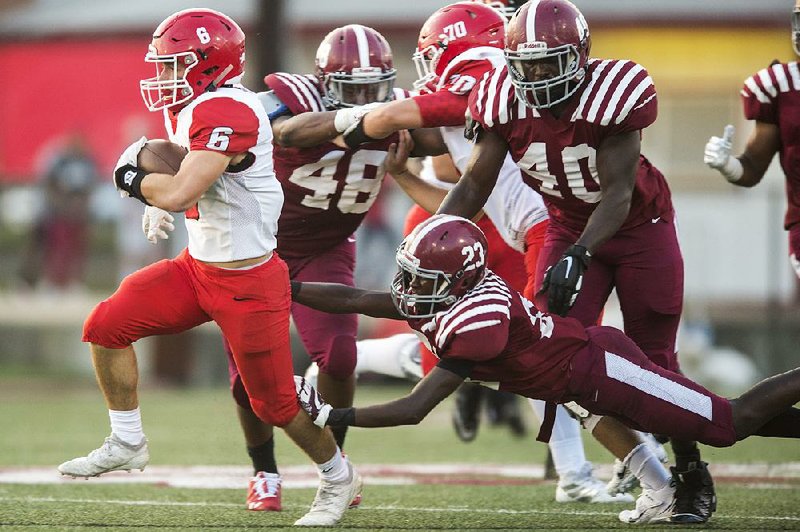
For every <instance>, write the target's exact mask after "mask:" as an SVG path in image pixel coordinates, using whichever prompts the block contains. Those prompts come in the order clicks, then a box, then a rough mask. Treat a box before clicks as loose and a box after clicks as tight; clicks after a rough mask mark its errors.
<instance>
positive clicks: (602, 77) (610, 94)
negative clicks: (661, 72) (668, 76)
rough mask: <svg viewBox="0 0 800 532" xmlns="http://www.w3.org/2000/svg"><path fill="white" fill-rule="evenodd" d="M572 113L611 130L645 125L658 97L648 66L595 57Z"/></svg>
mask: <svg viewBox="0 0 800 532" xmlns="http://www.w3.org/2000/svg"><path fill="white" fill-rule="evenodd" d="M586 83H587V84H588V85H587V87H586V88H585V89H584V90H583V91H582V94H581V99H580V101H579V102H578V107H577V108H576V110H575V113H574V115H573V116H574V117H576V118H578V119H583V120H585V121H587V122H590V123H592V124H596V125H599V126H602V127H606V128H609V129H610V131H611V133H612V134H619V133H624V132H626V131H637V130H640V129H644V128H646V127H647V126H649V125H650V124H652V123H653V122H655V120H656V116H657V115H658V98H657V97H656V88H655V85H654V84H653V79H652V78H651V77H650V74H648V72H647V70H646V69H645V68H644V67H643V66H641V65H639V64H637V63H634V62H633V61H617V60H602V61H600V60H594V61H593V62H592V64H591V66H590V69H589V79H588V80H587V81H586Z"/></svg>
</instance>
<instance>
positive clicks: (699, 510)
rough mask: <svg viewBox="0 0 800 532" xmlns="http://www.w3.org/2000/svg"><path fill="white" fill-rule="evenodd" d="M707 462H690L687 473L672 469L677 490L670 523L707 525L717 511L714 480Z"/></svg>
mask: <svg viewBox="0 0 800 532" xmlns="http://www.w3.org/2000/svg"><path fill="white" fill-rule="evenodd" d="M707 466H708V464H707V463H705V462H690V463H689V468H688V469H687V470H686V471H678V469H677V468H675V467H672V468H670V471H672V478H673V479H675V482H676V483H677V485H676V488H675V509H674V510H673V512H672V518H671V519H670V522H672V523H678V524H699V523H705V522H706V521H708V520H709V519H710V518H711V514H712V513H714V512H715V511H717V494H716V492H715V491H714V480H713V479H712V478H711V473H709V472H708V467H707Z"/></svg>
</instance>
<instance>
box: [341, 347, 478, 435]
mask: <svg viewBox="0 0 800 532" xmlns="http://www.w3.org/2000/svg"><path fill="white" fill-rule="evenodd" d="M470 369H471V364H470V363H468V362H461V363H459V368H458V369H457V368H449V367H448V369H444V368H443V367H442V366H441V363H440V365H439V366H437V367H435V368H433V369H432V370H431V372H430V373H428V374H427V375H426V376H425V377H424V378H423V379H422V380H421V381H419V383H418V384H417V385H416V386H415V387H414V389H413V390H412V391H411V393H410V394H408V395H406V396H405V397H402V398H400V399H397V400H395V401H391V402H388V403H384V404H381V405H374V406H367V407H363V408H334V409H333V410H331V412H330V415H329V416H328V420H327V422H326V424H327V425H330V426H347V425H352V426H354V427H396V426H398V425H416V424H418V423H419V422H420V421H422V420H423V419H425V416H427V415H428V414H429V413H430V411H431V410H433V409H434V407H435V406H436V405H438V404H439V403H441V402H442V400H443V399H445V398H446V397H447V396H448V395H450V394H451V393H453V392H454V391H456V388H458V387H459V386H460V385H461V383H462V382H464V377H462V376H461V375H460V374H463V373H464V371H466V372H467V373H468V372H469V370H470ZM456 371H457V372H458V373H456Z"/></svg>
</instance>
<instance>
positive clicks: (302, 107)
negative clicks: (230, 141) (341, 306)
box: [265, 72, 408, 258]
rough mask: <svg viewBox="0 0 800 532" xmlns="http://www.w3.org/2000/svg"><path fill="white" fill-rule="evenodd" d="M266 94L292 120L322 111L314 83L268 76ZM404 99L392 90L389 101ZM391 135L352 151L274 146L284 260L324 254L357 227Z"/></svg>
mask: <svg viewBox="0 0 800 532" xmlns="http://www.w3.org/2000/svg"><path fill="white" fill-rule="evenodd" d="M265 81H266V83H267V85H268V86H269V88H270V89H272V90H273V91H275V95H276V96H277V97H278V98H279V99H280V100H281V102H283V103H284V105H286V106H287V107H288V108H289V110H290V111H291V113H292V114H293V115H298V114H301V113H306V112H319V111H328V110H329V109H326V107H325V104H324V103H323V100H322V93H321V90H320V87H319V84H318V82H317V78H316V77H315V76H312V75H297V74H286V73H281V72H278V73H274V74H270V75H269V76H267V78H266V80H265ZM407 95H408V93H406V92H405V91H402V90H400V89H395V98H396V99H402V98H405V97H406V96H407ZM397 139H398V136H397V134H393V135H390V136H389V137H387V138H385V139H382V140H380V141H377V142H371V143H369V144H364V145H362V146H359V147H358V148H356V149H349V148H343V147H341V146H338V145H336V144H334V143H332V142H325V143H323V144H320V145H318V146H313V147H309V148H286V147H282V146H279V145H277V144H276V145H275V151H274V159H275V174H276V176H277V177H278V180H279V181H280V182H281V186H282V187H283V194H284V204H283V211H281V217H280V220H279V221H278V252H279V253H280V254H281V256H283V257H286V258H293V257H304V256H308V255H314V254H317V253H321V252H324V251H327V250H329V249H331V248H333V247H334V246H336V245H337V244H339V243H340V242H342V241H343V240H345V239H346V238H347V237H349V236H350V235H352V234H353V232H354V231H355V230H356V229H357V228H358V226H359V225H360V224H361V221H362V220H363V219H364V216H366V214H367V211H368V210H369V208H370V207H371V206H372V204H373V203H374V201H375V198H376V196H377V195H378V191H379V190H380V187H381V183H382V182H383V177H384V175H385V174H386V172H385V170H384V166H383V161H384V159H385V158H386V150H387V149H388V148H389V145H390V144H391V143H393V142H397Z"/></svg>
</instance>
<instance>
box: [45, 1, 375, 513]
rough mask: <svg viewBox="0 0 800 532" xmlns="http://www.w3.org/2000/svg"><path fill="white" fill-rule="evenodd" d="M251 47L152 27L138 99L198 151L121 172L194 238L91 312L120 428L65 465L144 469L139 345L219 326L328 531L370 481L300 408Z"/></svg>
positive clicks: (83, 471)
mask: <svg viewBox="0 0 800 532" xmlns="http://www.w3.org/2000/svg"><path fill="white" fill-rule="evenodd" d="M244 41H245V36H244V33H243V32H242V30H241V29H240V28H239V26H238V25H237V24H236V23H235V22H234V21H233V20H231V19H230V18H229V17H227V16H225V15H223V14H222V13H219V12H216V11H212V10H209V9H188V10H184V11H180V12H177V13H175V14H173V15H171V16H170V17H168V18H167V19H165V20H164V21H163V22H162V23H161V24H160V25H159V26H158V28H156V30H155V33H154V34H153V40H152V42H151V44H150V48H149V51H148V53H147V55H146V57H145V61H147V62H149V63H153V64H154V65H155V66H156V74H157V75H156V76H155V77H154V78H150V79H147V80H143V81H142V82H141V90H142V96H143V98H144V100H145V104H146V105H147V107H148V109H150V110H151V111H156V110H162V109H163V112H164V119H165V126H166V130H167V133H168V135H169V138H170V140H171V141H172V142H173V143H176V144H178V145H180V146H182V147H184V148H186V149H187V150H188V154H187V156H186V157H185V159H184V160H183V162H182V164H181V167H180V169H179V170H178V172H177V173H176V174H175V175H169V174H160V173H147V172H146V171H144V170H143V169H140V168H138V167H137V166H136V164H137V155H138V153H139V151H140V149H141V147H142V146H143V145H144V143H145V141H146V139H140V140H139V141H137V142H136V143H134V144H133V145H131V146H130V147H129V148H128V149H126V150H125V152H124V153H123V154H122V156H121V157H120V160H119V162H118V163H117V167H116V170H115V172H114V180H115V184H116V186H117V188H118V189H119V190H120V192H121V193H122V194H123V195H127V196H130V197H132V198H135V199H138V200H140V201H142V202H143V203H145V204H146V205H148V213H147V216H146V220H148V221H149V223H150V224H151V226H152V227H156V228H159V229H160V228H162V226H163V225H164V224H165V220H168V214H167V213H166V211H182V212H185V214H186V228H187V231H188V233H189V246H188V248H187V249H186V250H184V251H183V252H182V253H181V254H180V255H179V256H178V257H176V258H175V259H172V260H164V261H161V262H158V263H155V264H152V265H150V266H148V267H145V268H143V269H141V270H139V271H137V272H135V273H133V274H131V275H130V276H128V277H127V278H125V280H123V282H122V283H121V285H120V287H119V288H118V289H117V291H116V292H115V293H114V294H113V295H112V296H111V297H110V298H108V299H107V300H105V301H103V302H102V303H100V304H99V305H98V306H97V307H95V309H94V310H93V312H92V313H91V314H90V316H89V318H88V319H87V320H86V323H85V325H84V332H83V340H84V341H86V342H89V343H90V344H91V352H92V359H93V362H94V367H95V373H96V376H97V380H98V383H99V385H100V389H101V391H102V392H103V395H104V396H105V400H106V403H107V405H108V408H109V416H110V418H111V435H110V436H109V437H108V438H106V440H105V442H104V443H103V445H102V446H101V447H100V448H98V449H96V450H94V451H92V452H91V453H89V455H88V456H84V457H79V458H75V459H73V460H69V461H67V462H65V463H63V464H61V465H60V466H59V468H58V469H59V471H60V472H61V473H62V474H65V475H69V476H73V477H92V476H98V475H101V474H103V473H107V472H109V471H115V470H131V469H144V467H145V466H146V465H147V463H148V461H149V451H148V445H147V440H146V438H145V436H144V432H143V430H142V421H141V415H140V412H139V403H138V396H137V383H138V370H137V364H136V354H135V352H134V350H133V346H132V344H133V342H134V341H136V340H138V339H140V338H144V337H147V336H153V335H159V334H171V333H176V332H180V331H184V330H187V329H191V328H193V327H195V326H197V325H200V324H202V323H205V322H208V321H214V322H216V323H217V324H218V325H219V327H220V329H221V330H222V332H223V333H224V335H225V336H226V338H227V339H228V341H229V342H230V344H231V348H232V351H233V358H234V360H235V363H236V365H237V369H238V371H239V374H240V376H241V379H242V382H243V384H244V387H245V388H246V390H247V393H248V396H249V397H250V402H251V405H252V407H253V410H254V411H255V412H256V414H257V415H258V416H259V417H260V418H261V419H262V420H263V421H264V422H267V423H270V424H272V425H276V426H279V427H281V428H283V429H284V430H285V431H286V433H287V434H288V435H289V436H290V437H291V438H292V439H293V440H294V441H295V442H296V443H297V444H298V445H299V446H300V447H301V448H302V449H303V450H304V451H305V452H306V453H307V454H308V455H309V456H310V457H311V458H312V460H314V462H315V463H316V464H317V467H318V470H319V475H320V488H319V490H318V492H317V496H316V498H315V500H314V504H313V505H312V507H311V510H310V511H309V512H308V513H307V514H306V515H305V516H303V517H301V518H300V519H299V520H298V521H297V522H296V523H295V524H296V525H299V526H329V525H333V524H336V523H337V522H338V521H339V520H340V519H341V517H342V515H343V514H344V511H345V510H346V509H347V507H348V505H349V504H350V501H352V500H353V498H354V497H355V496H356V495H357V494H358V493H359V492H360V490H361V478H360V476H359V475H358V473H357V472H356V471H355V470H354V469H353V467H352V465H351V464H350V463H349V461H348V460H347V459H346V458H345V457H343V456H342V454H341V452H340V451H339V449H338V447H337V445H336V443H335V441H334V440H333V437H332V436H331V435H330V433H329V432H327V431H324V430H320V429H319V428H318V427H315V426H314V424H313V423H312V422H311V419H310V418H309V417H308V415H307V414H306V413H305V412H302V411H301V410H300V408H299V405H298V399H297V395H296V390H295V383H294V376H293V367H292V357H291V352H290V344H289V306H290V303H291V302H290V294H289V276H288V270H287V267H286V264H285V263H284V262H283V261H282V260H281V259H280V258H279V257H278V256H277V255H276V254H274V253H273V250H274V248H275V245H276V238H275V233H276V230H277V221H278V216H279V214H280V210H281V206H282V204H283V193H282V191H281V187H280V184H279V183H278V181H277V179H276V178H275V173H274V171H273V163H272V131H271V129H270V125H269V119H268V117H267V114H266V112H265V111H264V109H263V107H262V106H261V104H260V102H259V100H258V97H257V96H256V94H255V93H252V92H250V91H248V90H247V89H245V88H244V87H243V86H242V85H241V84H240V80H241V76H242V74H243V72H244V52H245V47H244ZM162 209H163V210H162ZM159 229H156V232H157V231H158V230H159Z"/></svg>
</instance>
